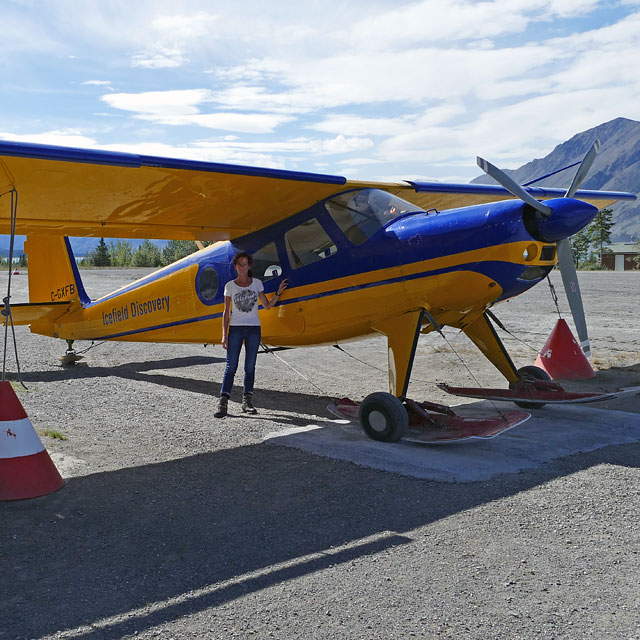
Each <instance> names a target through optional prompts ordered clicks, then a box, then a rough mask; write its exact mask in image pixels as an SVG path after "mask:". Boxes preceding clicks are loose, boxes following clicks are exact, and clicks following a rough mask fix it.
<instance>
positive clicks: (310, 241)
mask: <svg viewBox="0 0 640 640" xmlns="http://www.w3.org/2000/svg"><path fill="white" fill-rule="evenodd" d="M284 242H285V245H286V247H287V255H288V256H289V262H290V263H291V266H292V267H293V268H294V269H297V268H299V267H304V266H305V265H308V264H312V263H314V262H319V261H320V260H323V259H324V258H328V257H329V256H332V255H333V254H334V253H336V252H337V251H338V247H336V245H335V243H334V241H333V240H332V239H331V238H330V237H329V236H328V235H327V232H326V231H325V230H324V229H323V228H322V226H321V225H320V223H319V222H318V219H317V218H311V220H307V221H306V222H303V223H302V224H300V225H298V226H297V227H294V228H293V229H291V230H289V231H287V233H285V234H284Z"/></svg>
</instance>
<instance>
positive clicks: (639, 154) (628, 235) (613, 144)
mask: <svg viewBox="0 0 640 640" xmlns="http://www.w3.org/2000/svg"><path fill="white" fill-rule="evenodd" d="M596 138H598V139H599V140H600V142H601V147H600V152H599V153H598V155H597V157H596V159H595V161H594V163H593V166H592V167H591V171H590V172H589V175H588V176H587V178H586V180H585V181H584V182H583V183H582V188H584V189H601V190H605V191H630V192H632V193H635V194H637V195H638V200H636V201H635V202H617V203H615V204H613V205H611V207H610V208H611V209H612V210H613V221H614V223H615V226H614V227H613V229H612V232H611V240H612V242H639V241H640V122H637V121H635V120H629V119H628V118H616V119H615V120H611V121H610V122H605V123H604V124H601V125H598V126H597V127H594V128H593V129H588V130H587V131H583V132H581V133H577V134H576V135H575V136H573V137H572V138H571V139H569V140H567V141H566V142H563V143H562V144H559V145H558V146H557V147H556V148H555V149H554V150H553V151H552V152H551V153H549V154H548V155H547V156H545V157H544V158H540V159H536V160H532V161H531V162H528V163H527V164H525V165H523V166H521V167H520V168H518V169H514V170H509V169H503V170H504V171H505V173H507V174H509V175H510V176H511V177H512V178H513V179H514V180H515V181H516V182H518V183H519V184H524V183H525V182H529V181H530V180H534V179H535V178H538V177H540V176H543V175H546V174H548V173H551V172H553V171H556V170H557V169H560V168H561V167H565V166H567V165H569V164H572V163H573V162H577V161H579V160H581V159H582V157H583V156H584V154H585V153H586V152H587V151H588V149H589V147H590V146H591V144H592V143H593V141H594V140H595V139H596ZM501 168H502V167H501ZM574 171H575V168H574V169H568V170H567V171H562V172H561V173H558V174H556V175H553V176H550V177H549V178H545V179H544V180H542V181H541V182H539V183H536V186H546V187H564V188H567V187H568V186H569V184H570V183H571V179H572V178H573V172H574ZM471 182H473V183H480V184H492V183H494V180H493V178H490V177H489V176H487V175H485V174H483V175H481V176H478V177H477V178H474V179H473V180H472V181H471ZM105 240H106V241H107V243H109V239H107V238H105ZM98 242H99V240H98V239H97V238H72V240H71V246H72V247H73V250H74V253H75V254H76V256H84V255H87V254H88V253H90V252H91V251H93V250H94V249H95V248H96V246H97V244H98ZM129 242H130V243H131V244H132V245H133V247H134V249H136V248H137V247H138V246H139V245H140V243H141V242H142V241H141V240H129ZM152 242H154V244H156V245H158V246H159V247H160V248H162V247H164V246H165V245H166V243H167V241H166V240H153V241H152ZM23 243H24V236H18V237H17V238H16V242H15V247H14V254H15V255H20V254H22V250H23ZM8 253H9V236H0V255H2V256H5V257H6V256H7V255H8Z"/></svg>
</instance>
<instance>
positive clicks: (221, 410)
mask: <svg viewBox="0 0 640 640" xmlns="http://www.w3.org/2000/svg"><path fill="white" fill-rule="evenodd" d="M228 405H229V398H228V396H220V398H219V399H218V410H217V411H216V412H215V413H214V414H213V417H214V418H224V417H225V416H226V415H227V406H228Z"/></svg>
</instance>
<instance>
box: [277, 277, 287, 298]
mask: <svg viewBox="0 0 640 640" xmlns="http://www.w3.org/2000/svg"><path fill="white" fill-rule="evenodd" d="M288 286H289V281H288V280H283V281H282V282H281V283H280V286H279V287H278V292H277V295H279V296H281V295H282V292H283V291H284V290H285V289H286V288H287V287H288Z"/></svg>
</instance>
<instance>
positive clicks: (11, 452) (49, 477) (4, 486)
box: [0, 382, 64, 500]
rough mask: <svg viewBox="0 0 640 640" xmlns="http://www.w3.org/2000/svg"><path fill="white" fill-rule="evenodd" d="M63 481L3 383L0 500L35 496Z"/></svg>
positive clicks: (0, 392)
mask: <svg viewBox="0 0 640 640" xmlns="http://www.w3.org/2000/svg"><path fill="white" fill-rule="evenodd" d="M63 484H64V480H63V479H62V476H61V475H60V474H59V473H58V470H57V469H56V467H55V465H54V464H53V461H52V460H51V458H50V457H49V454H48V453H47V451H46V449H45V448H44V446H43V445H42V442H40V438H39V437H38V434H37V433H36V432H35V429H34V428H33V425H32V424H31V420H29V418H28V417H27V414H26V413H25V410H24V409H23V408H22V405H21V404H20V400H18V396H16V393H15V391H14V390H13V388H12V387H11V385H10V384H9V383H8V382H0V500H19V499H21V498H35V497H36V496H43V495H45V494H47V493H51V492H52V491H56V490H58V489H59V488H60V487H61V486H62V485H63Z"/></svg>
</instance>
